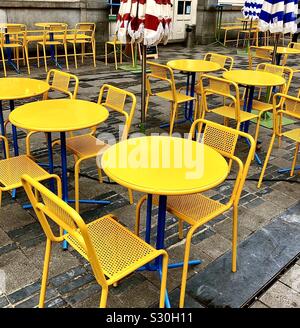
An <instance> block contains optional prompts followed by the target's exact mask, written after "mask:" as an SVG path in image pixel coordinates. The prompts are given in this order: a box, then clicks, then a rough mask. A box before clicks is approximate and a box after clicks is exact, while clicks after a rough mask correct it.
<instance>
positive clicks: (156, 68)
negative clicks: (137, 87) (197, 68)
mask: <svg viewBox="0 0 300 328" xmlns="http://www.w3.org/2000/svg"><path fill="white" fill-rule="evenodd" d="M147 65H148V66H150V69H151V73H147V74H146V106H145V112H146V113H145V115H147V112H148V107H149V99H150V96H157V97H159V98H162V99H164V100H166V101H168V102H170V103H171V109H170V132H169V133H170V135H172V133H173V129H174V124H175V119H176V116H177V110H178V106H179V105H180V104H183V103H186V102H189V101H194V102H195V111H194V112H195V114H194V117H196V115H197V112H198V100H197V97H196V96H195V97H191V96H188V95H185V94H183V93H181V92H180V90H178V91H177V90H176V85H175V79H174V73H173V70H172V69H171V68H170V67H169V66H167V65H162V64H157V63H154V62H150V61H147ZM151 79H154V80H160V81H162V82H165V83H166V84H167V85H168V87H169V90H167V91H162V92H157V93H153V92H152V90H151V82H150V80H151Z"/></svg>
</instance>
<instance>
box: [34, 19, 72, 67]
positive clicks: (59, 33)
mask: <svg viewBox="0 0 300 328" xmlns="http://www.w3.org/2000/svg"><path fill="white" fill-rule="evenodd" d="M40 46H41V47H42V49H43V56H44V64H45V71H46V72H48V66H47V54H46V47H47V46H53V47H55V52H56V53H57V47H58V46H62V47H63V48H64V53H65V60H66V66H67V69H69V63H68V49H67V24H64V23H61V24H53V25H52V24H49V26H48V27H47V28H45V29H44V30H43V41H39V42H37V46H36V52H37V62H38V67H40V55H39V53H40Z"/></svg>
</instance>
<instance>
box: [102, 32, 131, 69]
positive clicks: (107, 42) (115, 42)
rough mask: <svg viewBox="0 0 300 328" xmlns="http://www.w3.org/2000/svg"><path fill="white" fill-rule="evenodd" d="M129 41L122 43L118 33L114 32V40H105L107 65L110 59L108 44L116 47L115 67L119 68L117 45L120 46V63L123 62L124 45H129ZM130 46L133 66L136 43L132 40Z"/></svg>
mask: <svg viewBox="0 0 300 328" xmlns="http://www.w3.org/2000/svg"><path fill="white" fill-rule="evenodd" d="M127 44H128V43H122V42H121V41H119V40H118V37H117V33H115V34H114V37H113V40H112V41H106V42H105V65H107V59H108V46H109V45H110V46H113V49H114V59H115V69H116V70H117V69H118V57H117V47H119V48H120V64H122V62H123V52H122V46H123V45H127ZM130 48H131V59H132V66H134V64H135V62H134V61H135V59H134V44H133V43H132V42H130Z"/></svg>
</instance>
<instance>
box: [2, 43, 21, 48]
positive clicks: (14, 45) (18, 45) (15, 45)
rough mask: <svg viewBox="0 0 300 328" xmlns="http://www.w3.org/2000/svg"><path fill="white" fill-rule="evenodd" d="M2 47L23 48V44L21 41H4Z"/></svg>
mask: <svg viewBox="0 0 300 328" xmlns="http://www.w3.org/2000/svg"><path fill="white" fill-rule="evenodd" d="M0 47H3V48H21V47H23V45H22V44H21V43H4V44H3V45H1V46H0Z"/></svg>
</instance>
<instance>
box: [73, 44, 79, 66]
mask: <svg viewBox="0 0 300 328" xmlns="http://www.w3.org/2000/svg"><path fill="white" fill-rule="evenodd" d="M73 51H74V62H75V68H76V69H77V68H78V67H77V53H76V44H75V42H74V43H73Z"/></svg>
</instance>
